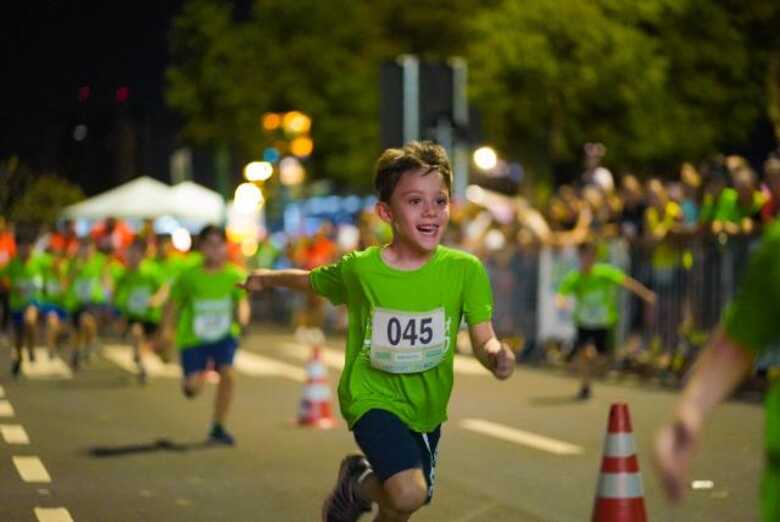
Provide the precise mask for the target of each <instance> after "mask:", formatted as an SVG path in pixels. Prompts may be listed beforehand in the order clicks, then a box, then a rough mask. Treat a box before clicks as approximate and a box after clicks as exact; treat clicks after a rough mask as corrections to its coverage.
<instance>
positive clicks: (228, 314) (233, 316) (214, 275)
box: [164, 225, 250, 445]
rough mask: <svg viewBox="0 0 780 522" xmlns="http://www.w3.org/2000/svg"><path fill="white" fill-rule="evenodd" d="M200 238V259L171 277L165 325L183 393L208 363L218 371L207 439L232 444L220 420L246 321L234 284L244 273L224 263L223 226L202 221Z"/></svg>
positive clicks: (193, 390)
mask: <svg viewBox="0 0 780 522" xmlns="http://www.w3.org/2000/svg"><path fill="white" fill-rule="evenodd" d="M198 242H199V246H200V250H201V252H202V253H203V263H202V264H198V265H195V266H192V267H191V268H188V269H186V270H185V271H184V272H182V273H181V274H180V275H179V277H178V278H177V279H176V281H175V282H174V283H173V287H172V289H171V296H170V300H169V301H168V303H167V304H166V306H165V312H164V325H165V329H166V331H171V330H172V328H173V325H174V324H176V347H177V348H178V349H179V354H180V357H181V366H182V369H183V372H184V382H183V392H184V395H185V396H186V397H187V398H194V397H195V396H196V395H197V394H198V393H200V391H201V389H202V387H203V382H204V379H205V376H206V370H207V369H209V363H212V364H213V366H214V369H215V370H216V371H217V372H218V373H219V377H220V378H219V385H218V386H217V396H216V400H215V405H214V422H213V424H212V427H211V431H210V432H209V441H210V442H215V443H220V444H227V445H233V444H235V440H234V438H233V436H232V435H231V434H230V433H228V432H227V430H225V427H224V424H225V419H226V418H227V414H228V410H229V408H230V403H231V401H232V398H233V388H234V383H235V376H234V373H233V357H234V356H235V353H236V349H237V348H238V336H239V333H240V328H241V327H242V326H246V325H247V324H249V313H250V310H249V301H248V300H247V298H246V295H245V293H244V291H243V290H241V289H240V288H238V284H240V283H241V282H242V281H244V278H245V274H244V273H243V272H242V271H241V270H240V269H238V268H237V267H235V266H233V265H230V264H228V263H227V239H226V237H225V231H224V230H223V229H221V228H219V227H216V226H213V225H208V226H206V227H205V228H204V229H203V230H202V231H201V233H200V237H199V241H198Z"/></svg>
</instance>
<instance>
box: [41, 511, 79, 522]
mask: <svg viewBox="0 0 780 522" xmlns="http://www.w3.org/2000/svg"><path fill="white" fill-rule="evenodd" d="M35 518H37V519H38V522H73V517H71V516H70V513H69V512H68V510H67V509H65V508H63V507H60V508H42V507H37V508H35Z"/></svg>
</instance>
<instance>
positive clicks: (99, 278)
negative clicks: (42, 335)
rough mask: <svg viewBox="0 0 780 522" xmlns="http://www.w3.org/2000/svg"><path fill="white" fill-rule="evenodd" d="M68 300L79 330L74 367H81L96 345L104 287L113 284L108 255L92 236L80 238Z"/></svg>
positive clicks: (73, 360)
mask: <svg viewBox="0 0 780 522" xmlns="http://www.w3.org/2000/svg"><path fill="white" fill-rule="evenodd" d="M68 272H69V274H68V284H69V286H68V300H69V304H70V308H71V309H72V310H73V314H72V316H71V318H72V320H73V327H74V328H75V330H76V335H75V339H74V342H73V353H72V354H71V366H72V367H73V369H74V370H78V369H79V368H80V366H81V362H82V358H83V357H89V355H90V354H91V352H92V351H93V350H94V348H95V343H96V341H97V331H98V317H99V316H100V313H101V311H102V310H103V309H104V308H105V306H106V302H107V301H106V292H105V288H107V287H110V286H111V283H110V275H109V274H108V268H107V260H106V256H105V255H103V254H101V253H100V252H97V251H96V249H95V243H94V241H93V240H92V238H90V237H89V236H86V237H83V238H81V239H80V240H79V247H78V251H77V253H76V257H75V258H74V259H73V262H72V263H71V264H70V268H69V270H68Z"/></svg>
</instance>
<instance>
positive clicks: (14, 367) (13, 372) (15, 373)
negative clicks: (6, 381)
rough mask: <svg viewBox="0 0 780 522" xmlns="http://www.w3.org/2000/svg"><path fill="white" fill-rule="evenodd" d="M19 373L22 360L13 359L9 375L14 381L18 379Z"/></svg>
mask: <svg viewBox="0 0 780 522" xmlns="http://www.w3.org/2000/svg"><path fill="white" fill-rule="evenodd" d="M21 371H22V360H21V359H14V362H12V363H11V375H13V376H14V379H18V378H19V372H21Z"/></svg>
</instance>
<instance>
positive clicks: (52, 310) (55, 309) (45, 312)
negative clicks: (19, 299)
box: [38, 303, 68, 321]
mask: <svg viewBox="0 0 780 522" xmlns="http://www.w3.org/2000/svg"><path fill="white" fill-rule="evenodd" d="M38 313H39V314H40V316H41V317H42V318H43V319H44V320H45V319H46V318H47V317H48V316H49V315H50V314H54V315H56V316H57V318H58V319H59V320H60V321H64V320H65V319H67V318H68V311H67V310H65V309H64V308H63V307H61V306H60V305H56V304H52V303H46V304H41V305H38Z"/></svg>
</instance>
